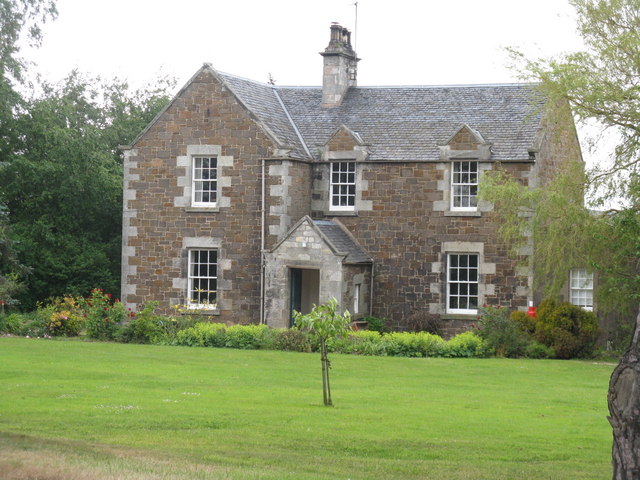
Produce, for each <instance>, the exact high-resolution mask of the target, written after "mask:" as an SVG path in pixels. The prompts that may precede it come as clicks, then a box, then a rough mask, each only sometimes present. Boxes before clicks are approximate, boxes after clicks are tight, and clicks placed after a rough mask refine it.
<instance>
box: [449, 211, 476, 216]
mask: <svg viewBox="0 0 640 480" xmlns="http://www.w3.org/2000/svg"><path fill="white" fill-rule="evenodd" d="M444 216H445V217H481V216H482V212H456V211H449V212H444Z"/></svg>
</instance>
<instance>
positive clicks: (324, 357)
mask: <svg viewBox="0 0 640 480" xmlns="http://www.w3.org/2000/svg"><path fill="white" fill-rule="evenodd" d="M320 363H322V400H323V402H324V404H325V405H330V402H331V399H330V398H329V396H328V394H327V385H328V382H327V380H328V375H329V374H328V371H327V370H328V368H327V344H326V343H325V341H324V339H323V338H321V339H320Z"/></svg>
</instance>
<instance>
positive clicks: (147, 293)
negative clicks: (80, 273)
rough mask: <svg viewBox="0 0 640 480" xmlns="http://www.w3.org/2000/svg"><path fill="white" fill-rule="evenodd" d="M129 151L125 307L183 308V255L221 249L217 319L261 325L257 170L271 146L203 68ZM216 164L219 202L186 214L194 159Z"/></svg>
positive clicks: (258, 184) (125, 239)
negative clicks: (204, 155) (209, 158)
mask: <svg viewBox="0 0 640 480" xmlns="http://www.w3.org/2000/svg"><path fill="white" fill-rule="evenodd" d="M133 147H134V148H133V149H132V150H129V151H128V152H125V165H124V170H125V179H124V181H125V194H124V203H125V205H124V230H123V233H124V235H123V278H122V284H123V301H125V302H126V303H127V304H129V305H130V306H133V307H137V306H139V305H140V304H142V303H144V302H147V301H150V300H157V301H159V302H160V306H161V311H162V312H164V313H168V312H169V311H171V308H170V305H175V304H184V303H185V300H186V298H185V297H186V278H187V271H186V264H187V251H188V249H189V248H216V249H218V277H219V279H218V290H219V294H218V310H217V311H216V312H214V313H216V314H219V315H220V317H219V319H220V320H222V321H229V322H238V323H246V322H257V321H258V320H259V311H260V292H259V290H260V208H261V185H260V175H261V161H262V159H263V158H266V157H268V156H269V155H270V153H271V152H272V151H273V142H272V141H271V139H270V138H268V137H267V136H266V135H265V134H264V133H263V131H262V130H261V129H260V128H259V127H258V126H257V125H256V123H255V122H254V121H253V120H252V119H251V118H250V117H249V115H248V114H247V113H246V110H245V109H244V107H242V106H241V105H240V104H239V103H238V101H237V100H236V98H235V97H234V95H233V94H232V93H231V92H229V90H228V89H227V88H226V87H224V86H223V85H222V84H221V82H220V81H219V80H218V78H217V77H216V75H215V74H214V73H213V72H212V71H210V70H207V69H202V70H201V71H200V72H199V73H198V74H197V76H196V77H195V78H194V79H193V80H192V82H191V83H190V84H188V86H187V87H186V89H185V90H184V91H182V92H181V94H180V95H179V96H178V97H177V98H176V99H175V100H174V101H173V103H172V104H171V105H170V106H169V107H168V108H167V110H166V111H165V112H164V113H163V114H162V116H161V117H159V119H158V120H157V121H156V122H155V123H153V124H152V125H151V126H150V128H149V129H148V130H147V131H146V132H145V133H144V134H143V135H142V136H141V138H140V139H139V140H138V141H137V142H136V143H135V145H134V146H133ZM202 148H205V149H206V150H207V151H211V152H215V156H216V157H217V158H218V175H219V181H218V192H219V202H218V205H217V206H216V207H215V208H191V207H190V206H189V205H190V204H189V194H188V193H187V192H186V189H190V185H191V169H190V166H189V161H190V156H191V155H192V153H193V152H198V151H199V149H202Z"/></svg>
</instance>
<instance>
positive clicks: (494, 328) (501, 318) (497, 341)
mask: <svg viewBox="0 0 640 480" xmlns="http://www.w3.org/2000/svg"><path fill="white" fill-rule="evenodd" d="M478 312H479V317H480V319H479V320H478V327H477V329H476V333H477V335H478V336H479V337H480V338H482V339H483V340H484V341H485V343H486V345H487V346H488V347H489V348H491V349H493V351H494V352H495V354H496V355H497V356H499V357H509V358H515V357H522V356H523V355H525V353H526V349H527V346H528V345H529V343H531V337H530V336H529V335H528V334H527V333H525V332H524V331H523V329H522V328H521V327H520V324H519V323H516V322H515V321H513V320H511V318H510V317H509V313H508V312H507V310H506V309H504V308H501V307H481V308H480V309H479V311H478ZM522 313H524V312H522ZM525 315H526V314H525Z"/></svg>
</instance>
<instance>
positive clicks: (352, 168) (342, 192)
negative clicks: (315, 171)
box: [329, 160, 357, 212]
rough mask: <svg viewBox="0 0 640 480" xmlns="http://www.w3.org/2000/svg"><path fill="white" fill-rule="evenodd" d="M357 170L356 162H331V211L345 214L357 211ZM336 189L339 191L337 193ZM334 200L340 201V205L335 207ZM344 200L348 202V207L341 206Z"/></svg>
mask: <svg viewBox="0 0 640 480" xmlns="http://www.w3.org/2000/svg"><path fill="white" fill-rule="evenodd" d="M356 168H357V167H356V162H355V160H348V161H338V162H331V166H330V168H329V210H330V211H334V212H339V211H343V212H344V211H353V210H355V209H356V191H357V190H356V180H357V177H356V173H357V172H356ZM345 169H346V170H345ZM336 175H337V181H334V180H336ZM334 187H335V188H334ZM336 189H338V190H339V191H338V192H336ZM334 199H338V202H337V203H338V205H334ZM343 199H345V200H346V203H347V205H341V203H343Z"/></svg>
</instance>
